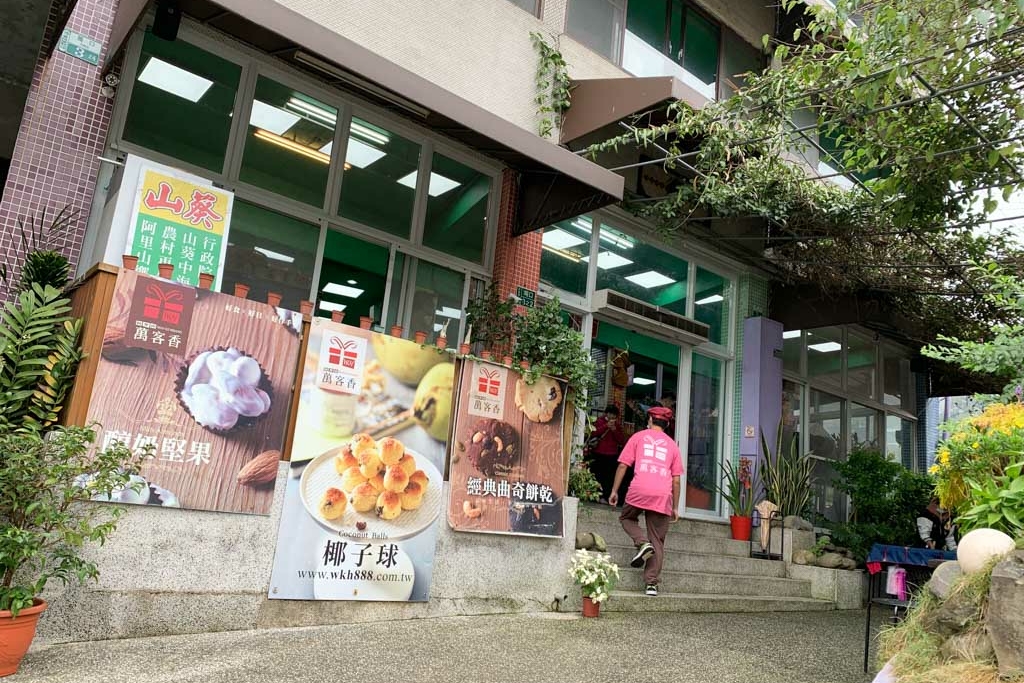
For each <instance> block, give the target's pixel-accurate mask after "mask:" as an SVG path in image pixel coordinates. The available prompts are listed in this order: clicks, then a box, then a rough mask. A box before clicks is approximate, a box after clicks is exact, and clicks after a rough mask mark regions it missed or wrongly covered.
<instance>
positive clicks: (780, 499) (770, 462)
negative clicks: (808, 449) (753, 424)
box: [761, 421, 814, 517]
mask: <svg viewBox="0 0 1024 683" xmlns="http://www.w3.org/2000/svg"><path fill="white" fill-rule="evenodd" d="M761 453H762V455H763V458H762V465H761V468H762V472H763V474H762V475H761V478H762V480H763V481H764V487H765V493H766V494H767V496H768V500H770V501H772V502H773V503H775V504H776V505H778V506H779V514H781V515H782V516H783V517H788V516H790V515H802V514H803V513H804V510H805V509H806V508H807V503H808V502H809V501H810V499H811V487H812V486H813V484H814V461H813V460H811V459H810V458H809V457H808V456H809V455H810V453H804V454H803V455H801V454H800V447H799V444H798V443H797V439H796V437H795V436H794V437H793V440H792V441H790V444H789V452H788V453H787V452H785V451H784V450H783V446H782V423H781V421H780V423H779V431H778V436H777V437H776V439H775V452H774V456H773V455H772V451H771V450H770V449H769V448H768V440H767V439H766V438H765V436H764V432H763V431H762V432H761Z"/></svg>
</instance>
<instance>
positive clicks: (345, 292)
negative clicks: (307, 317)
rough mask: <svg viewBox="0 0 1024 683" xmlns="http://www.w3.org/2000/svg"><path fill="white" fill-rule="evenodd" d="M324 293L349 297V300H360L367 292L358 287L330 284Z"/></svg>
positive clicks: (324, 289)
mask: <svg viewBox="0 0 1024 683" xmlns="http://www.w3.org/2000/svg"><path fill="white" fill-rule="evenodd" d="M322 291H323V292H324V293H325V294H337V295H338V296H347V297H348V298H349V299H358V298H359V296H360V295H361V294H362V293H363V292H365V291H366V290H364V289H359V288H358V287H348V286H346V285H339V284H338V283H336V282H328V283H327V285H326V286H325V287H324V288H323V290H322Z"/></svg>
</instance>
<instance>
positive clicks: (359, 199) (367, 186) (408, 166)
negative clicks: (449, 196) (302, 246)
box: [338, 116, 420, 239]
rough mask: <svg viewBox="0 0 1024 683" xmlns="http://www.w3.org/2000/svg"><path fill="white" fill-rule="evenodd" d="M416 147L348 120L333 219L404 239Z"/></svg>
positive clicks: (413, 187) (417, 157)
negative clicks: (354, 223) (360, 224)
mask: <svg viewBox="0 0 1024 683" xmlns="http://www.w3.org/2000/svg"><path fill="white" fill-rule="evenodd" d="M419 165H420V146H419V145H418V144H417V143H415V142H412V141H410V140H406V139H405V138H403V137H402V136H400V135H396V134H395V133H392V132H391V131H389V130H387V129H385V128H382V127H380V126H378V125H376V124H374V123H370V122H369V121H364V120H363V119H360V118H358V117H355V116H353V117H352V124H351V126H350V127H349V132H348V142H347V148H346V150H345V170H344V173H343V174H342V180H341V200H340V202H339V205H338V214H339V215H341V216H344V217H345V218H348V219H350V220H353V221H356V222H357V223H362V224H363V225H366V226H369V227H371V228H376V229H377V230H383V231H384V232H386V233H388V234H391V235H397V236H399V237H404V238H406V239H408V237H409V228H410V226H411V225H412V207H413V200H414V199H415V196H416V172H417V169H418V168H419Z"/></svg>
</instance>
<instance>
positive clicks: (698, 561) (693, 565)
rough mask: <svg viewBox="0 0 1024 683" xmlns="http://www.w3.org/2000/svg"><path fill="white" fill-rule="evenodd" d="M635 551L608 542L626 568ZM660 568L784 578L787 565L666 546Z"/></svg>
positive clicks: (616, 558) (612, 554)
mask: <svg viewBox="0 0 1024 683" xmlns="http://www.w3.org/2000/svg"><path fill="white" fill-rule="evenodd" d="M635 553H636V548H634V547H633V546H620V545H609V546H608V554H609V555H611V557H612V561H614V562H615V563H616V564H618V565H619V567H620V568H628V567H629V561H630V560H631V559H632V558H633V555H634V554H635ZM663 570H666V571H668V570H671V571H679V572H691V573H701V574H732V575H737V574H738V575H744V576H768V577H778V578H784V577H785V576H786V565H785V564H783V563H782V562H776V561H771V560H753V559H750V558H748V557H729V556H726V555H704V554H700V553H692V552H687V551H680V550H666V551H665V563H664V566H663Z"/></svg>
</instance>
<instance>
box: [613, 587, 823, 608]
mask: <svg viewBox="0 0 1024 683" xmlns="http://www.w3.org/2000/svg"><path fill="white" fill-rule="evenodd" d="M833 609H835V604H834V603H831V602H829V601H827V600H815V599H812V598H783V597H764V596H750V595H699V594H693V593H661V594H660V595H658V596H657V597H648V596H646V595H644V594H643V593H641V592H631V591H615V592H613V593H612V594H611V597H610V599H609V600H608V602H607V603H605V604H602V605H601V610H602V611H608V612H812V611H813V612H819V611H822V612H823V611H829V610H833Z"/></svg>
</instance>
